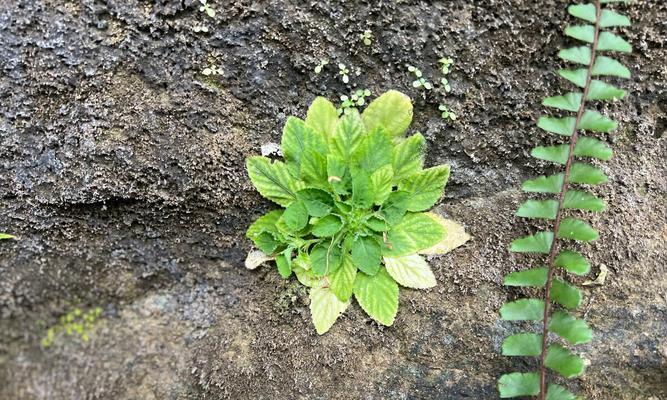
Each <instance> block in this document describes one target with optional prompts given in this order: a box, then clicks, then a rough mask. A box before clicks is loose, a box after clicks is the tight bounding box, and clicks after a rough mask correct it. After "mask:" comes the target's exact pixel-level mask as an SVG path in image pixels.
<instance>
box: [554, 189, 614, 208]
mask: <svg viewBox="0 0 667 400" xmlns="http://www.w3.org/2000/svg"><path fill="white" fill-rule="evenodd" d="M563 208H567V209H571V210H586V211H596V212H600V211H604V209H605V204H604V201H602V200H600V199H598V198H597V197H595V196H594V195H592V194H590V193H588V192H583V191H580V190H568V191H567V193H565V198H564V199H563Z"/></svg>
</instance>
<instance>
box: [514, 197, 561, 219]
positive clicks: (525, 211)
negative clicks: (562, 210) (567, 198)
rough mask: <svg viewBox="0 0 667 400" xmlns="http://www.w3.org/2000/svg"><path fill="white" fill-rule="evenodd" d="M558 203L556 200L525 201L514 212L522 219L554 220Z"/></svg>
mask: <svg viewBox="0 0 667 400" xmlns="http://www.w3.org/2000/svg"><path fill="white" fill-rule="evenodd" d="M557 211H558V202H557V201H556V200H527V201H526V202H525V203H523V204H521V206H520V207H519V209H518V210H517V212H516V215H517V216H518V217H522V218H545V219H554V218H556V212H557Z"/></svg>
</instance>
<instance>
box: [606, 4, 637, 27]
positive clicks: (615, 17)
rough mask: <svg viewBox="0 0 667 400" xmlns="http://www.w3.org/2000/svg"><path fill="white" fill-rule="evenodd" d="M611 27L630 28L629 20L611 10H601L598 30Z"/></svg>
mask: <svg viewBox="0 0 667 400" xmlns="http://www.w3.org/2000/svg"><path fill="white" fill-rule="evenodd" d="M612 26H630V19H629V18H628V17H626V16H625V15H621V14H619V13H617V12H615V11H613V10H608V9H603V10H602V12H601V14H600V28H611V27H612Z"/></svg>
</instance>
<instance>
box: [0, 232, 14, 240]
mask: <svg viewBox="0 0 667 400" xmlns="http://www.w3.org/2000/svg"><path fill="white" fill-rule="evenodd" d="M2 239H14V236H12V235H10V234H8V233H0V240H2Z"/></svg>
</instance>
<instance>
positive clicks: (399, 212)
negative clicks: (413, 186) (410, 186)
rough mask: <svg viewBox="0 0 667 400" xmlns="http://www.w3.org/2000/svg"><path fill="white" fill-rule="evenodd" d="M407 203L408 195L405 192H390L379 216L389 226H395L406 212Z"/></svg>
mask: <svg viewBox="0 0 667 400" xmlns="http://www.w3.org/2000/svg"><path fill="white" fill-rule="evenodd" d="M408 201H410V195H409V194H408V193H407V192H403V191H395V192H391V193H390V194H389V197H387V201H386V202H385V204H384V205H383V206H382V210H381V212H380V215H381V216H382V217H383V218H384V219H385V221H387V223H388V224H389V225H394V224H397V223H399V222H400V221H401V219H402V218H403V216H404V215H405V212H406V211H407V207H408Z"/></svg>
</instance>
